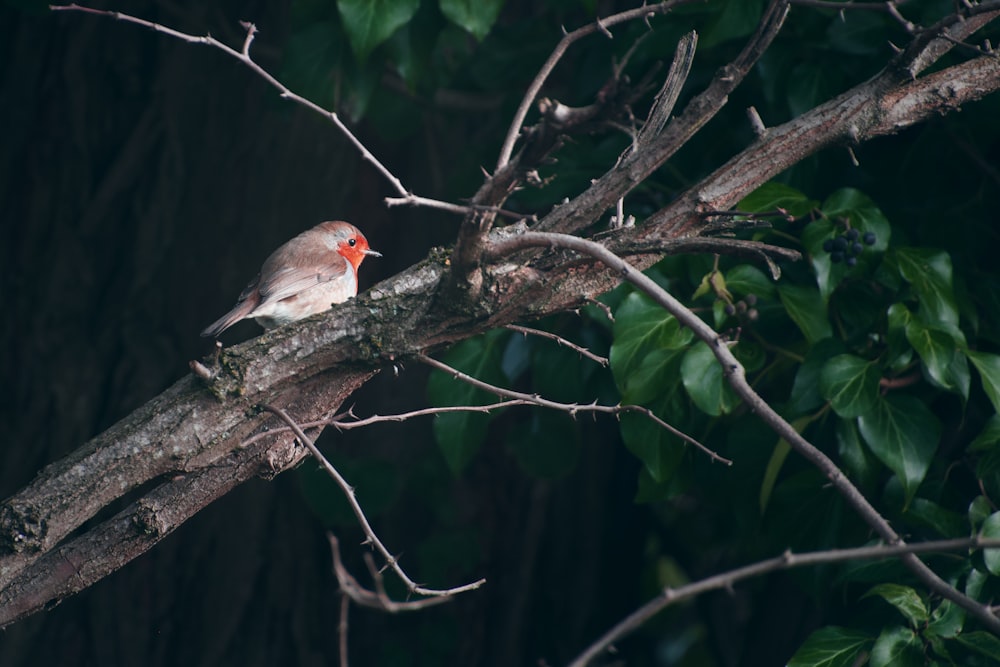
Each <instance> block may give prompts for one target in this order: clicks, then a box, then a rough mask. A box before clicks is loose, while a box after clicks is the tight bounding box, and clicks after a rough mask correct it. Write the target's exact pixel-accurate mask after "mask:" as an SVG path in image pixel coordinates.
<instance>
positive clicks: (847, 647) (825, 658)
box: [788, 626, 872, 667]
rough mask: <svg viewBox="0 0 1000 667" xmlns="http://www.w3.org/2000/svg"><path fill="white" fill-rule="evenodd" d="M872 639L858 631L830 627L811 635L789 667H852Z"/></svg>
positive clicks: (791, 660) (789, 662)
mask: <svg viewBox="0 0 1000 667" xmlns="http://www.w3.org/2000/svg"><path fill="white" fill-rule="evenodd" d="M871 641H872V638H871V637H870V636H869V635H867V634H865V633H864V632H860V631H858V630H851V629H850V628H840V627H836V626H829V627H826V628H820V629H819V630H817V631H816V632H814V633H812V634H811V635H809V637H808V638H807V639H806V641H805V642H804V643H803V644H802V646H800V647H799V650H798V651H796V652H795V655H793V656H792V657H791V659H790V660H789V661H788V667H851V665H854V664H855V661H856V660H857V657H858V654H860V653H861V651H863V650H864V649H866V648H867V647H868V645H869V644H871Z"/></svg>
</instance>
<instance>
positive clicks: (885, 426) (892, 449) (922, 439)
mask: <svg viewBox="0 0 1000 667" xmlns="http://www.w3.org/2000/svg"><path fill="white" fill-rule="evenodd" d="M858 428H859V429H860V430H861V437H863V438H864V439H865V443H866V444H867V445H868V448H869V449H870V450H871V451H872V453H873V454H875V456H877V457H878V459H879V460H880V461H881V462H882V463H884V464H885V465H886V466H887V467H888V468H889V469H890V470H892V471H893V472H894V473H896V476H897V477H898V478H899V481H900V482H901V483H902V485H903V491H904V493H905V496H906V502H907V503H908V502H909V501H910V500H911V499H912V498H913V494H914V493H916V491H917V487H918V486H920V482H922V481H923V479H924V475H926V474H927V469H928V467H930V464H931V459H932V458H934V452H935V451H937V445H938V438H939V437H940V435H941V422H939V421H938V419H937V417H935V416H934V414H933V413H932V412H931V411H930V410H929V409H928V408H927V406H926V405H924V404H923V403H922V402H921V401H919V400H918V399H916V398H914V397H912V396H905V395H899V394H893V395H890V396H886V397H884V398H880V399H879V400H878V401H877V402H876V404H875V408H874V409H873V410H871V411H870V412H867V413H865V414H864V415H862V416H861V417H859V418H858Z"/></svg>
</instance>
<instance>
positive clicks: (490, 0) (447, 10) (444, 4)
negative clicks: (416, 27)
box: [438, 0, 504, 41]
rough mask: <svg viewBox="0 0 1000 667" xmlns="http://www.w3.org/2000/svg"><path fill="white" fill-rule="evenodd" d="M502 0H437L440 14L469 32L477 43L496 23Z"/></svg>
mask: <svg viewBox="0 0 1000 667" xmlns="http://www.w3.org/2000/svg"><path fill="white" fill-rule="evenodd" d="M503 3H504V0H438V5H439V6H440V7H441V13H442V14H444V15H445V17H446V18H447V19H448V20H449V21H451V22H452V23H454V24H455V25H457V26H459V27H460V28H463V29H464V30H467V31H469V32H470V33H472V35H473V36H474V37H475V38H476V39H477V40H479V41H482V40H483V38H484V37H486V35H487V34H488V33H489V31H490V29H491V28H492V27H493V24H494V23H496V20H497V16H499V15H500V9H501V8H502V7H503Z"/></svg>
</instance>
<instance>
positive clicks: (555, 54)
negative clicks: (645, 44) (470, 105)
mask: <svg viewBox="0 0 1000 667" xmlns="http://www.w3.org/2000/svg"><path fill="white" fill-rule="evenodd" d="M688 1H689V0H668V1H667V2H661V3H659V4H656V5H644V6H642V7H637V8H635V9H630V10H628V11H624V12H621V13H619V14H613V15H612V16H608V17H607V18H603V19H602V18H599V19H597V21H595V22H594V23H589V24H587V25H585V26H583V27H582V28H577V29H576V30H574V31H573V32H569V33H566V34H565V35H563V38H562V39H560V40H559V43H558V44H556V47H555V48H554V49H553V50H552V53H551V54H550V55H549V57H548V60H546V61H545V64H543V65H542V67H541V69H539V70H538V74H536V75H535V78H534V80H532V82H531V85H530V86H528V90H527V92H525V94H524V98H523V99H522V100H521V104H520V105H519V106H518V107H517V112H516V113H515V114H514V119H513V121H511V124H510V127H509V128H508V129H507V136H506V138H505V139H504V142H503V146H502V147H501V148H500V157H499V159H498V160H497V166H496V169H495V170H494V171H500V170H501V169H503V168H504V167H506V166H507V164H508V163H509V162H510V156H511V155H513V154H514V144H515V143H517V137H518V135H520V133H521V126H522V125H524V119H525V118H527V116H528V110H529V109H531V105H532V104H533V103H534V101H535V98H536V97H538V93H539V92H540V91H541V89H542V86H543V85H545V81H546V80H547V79H548V78H549V75H550V74H552V70H553V69H555V66H556V64H557V63H558V62H559V60H560V59H561V58H562V57H563V54H564V53H566V49H568V48H569V47H570V46H571V45H572V44H573V42H576V41H577V40H580V39H582V38H584V37H586V36H588V35H592V34H594V33H595V32H599V31H601V32H604V33H605V34H610V32H609V31H608V28H609V27H610V26H613V25H617V24H619V23H624V22H626V21H632V20H635V19H647V18H649V17H650V16H653V15H655V14H666V13H667V12H669V11H670V10H671V9H673V8H674V7H676V6H677V5H681V4H685V3H686V2H688Z"/></svg>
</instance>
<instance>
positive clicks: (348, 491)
mask: <svg viewBox="0 0 1000 667" xmlns="http://www.w3.org/2000/svg"><path fill="white" fill-rule="evenodd" d="M261 407H262V408H264V409H265V410H267V411H268V412H270V413H272V414H274V415H276V416H277V417H279V418H280V419H281V420H282V421H284V422H285V423H286V424H288V427H289V428H291V429H292V432H293V433H295V437H296V438H298V439H299V442H301V443H302V445H303V446H304V447H305V448H306V449H308V450H309V453H311V454H312V455H313V458H315V459H316V461H317V462H318V463H319V464H320V466H321V467H322V468H323V470H325V471H326V473H327V474H328V475H330V477H332V478H333V479H334V481H336V482H337V485H338V486H339V487H340V488H341V490H342V491H343V492H344V496H345V497H346V498H347V502H348V503H349V504H350V505H351V510H352V511H353V512H354V516H355V517H356V518H357V520H358V523H359V524H360V525H361V529H362V530H363V531H364V533H365V537H366V538H367V541H368V543H369V544H371V545H372V546H373V547H374V548H375V550H376V551H378V553H379V555H380V556H382V558H384V559H385V562H386V564H387V565H388V566H389V567H390V568H391V569H392V571H393V572H395V573H396V576H398V577H399V578H400V580H402V582H403V583H404V584H405V585H406V589H407V590H408V591H410V593H413V594H416V595H425V596H427V597H450V596H454V595H458V594H459V593H464V592H466V591H471V590H475V589H477V588H479V587H480V586H482V585H483V584H484V583H486V580H485V579H480V580H479V581H474V582H472V583H471V584H466V585H464V586H458V587H455V588H447V589H443V590H439V589H435V588H424V587H423V586H421V585H420V584H418V583H416V582H415V581H413V580H412V579H410V577H409V576H407V574H406V572H404V571H403V568H402V567H400V565H399V562H398V561H397V559H396V557H395V556H393V555H392V554H391V553H389V550H388V549H386V548H385V545H384V544H382V541H381V540H380V539H379V538H378V536H377V535H376V534H375V530H374V529H373V528H372V526H371V524H370V523H369V522H368V517H366V516H365V513H364V510H362V509H361V505H360V504H359V503H358V499H357V498H356V497H355V495H354V488H353V487H351V485H350V484H348V482H347V480H346V479H344V476H343V475H341V474H340V471H338V470H337V469H336V468H334V467H333V465H332V464H331V463H330V462H329V461H328V460H327V459H326V457H325V456H323V453H322V452H320V451H319V448H318V447H316V445H315V443H313V441H312V440H311V439H310V438H309V436H307V435H306V434H305V433H304V432H303V431H302V428H301V427H300V426H299V425H298V424H297V423H296V422H295V420H294V419H292V418H291V417H289V416H288V413H287V412H285V411H284V410H282V409H281V408H278V407H275V406H273V405H266V404H265V405H262V406H261Z"/></svg>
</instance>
